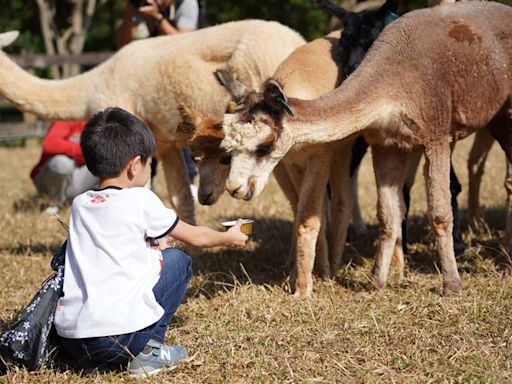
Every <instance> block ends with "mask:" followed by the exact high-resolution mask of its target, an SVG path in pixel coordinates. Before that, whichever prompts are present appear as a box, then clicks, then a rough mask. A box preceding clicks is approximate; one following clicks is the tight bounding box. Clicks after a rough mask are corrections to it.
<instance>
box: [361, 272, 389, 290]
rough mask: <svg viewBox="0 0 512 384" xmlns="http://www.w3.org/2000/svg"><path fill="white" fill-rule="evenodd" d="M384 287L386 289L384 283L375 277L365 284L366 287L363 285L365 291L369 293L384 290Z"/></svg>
mask: <svg viewBox="0 0 512 384" xmlns="http://www.w3.org/2000/svg"><path fill="white" fill-rule="evenodd" d="M385 287H386V282H385V281H380V280H379V279H378V278H376V277H375V276H372V277H371V278H370V281H369V282H368V283H366V285H365V289H366V290H367V291H369V292H372V291H380V290H381V289H384V288H385Z"/></svg>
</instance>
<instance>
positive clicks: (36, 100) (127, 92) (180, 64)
mask: <svg viewBox="0 0 512 384" xmlns="http://www.w3.org/2000/svg"><path fill="white" fill-rule="evenodd" d="M9 39H12V35H2V36H1V37H0V46H4V45H5V44H6V43H8V40H9ZM304 43H305V41H304V39H303V38H302V37H301V36H300V35H299V34H298V33H296V32H295V31H293V30H291V29H289V28H288V27H285V26H283V25H281V24H279V23H277V22H271V21H262V20H245V21H237V22H231V23H226V24H221V25H217V26H214V27H210V28H204V29H201V30H198V31H194V32H188V33H184V34H179V35H172V36H162V37H156V38H151V39H144V40H140V41H134V42H132V43H131V44H129V45H127V46H125V47H123V48H122V49H121V50H120V51H118V52H117V53H116V54H115V55H114V56H113V57H111V58H110V59H109V60H107V61H106V62H104V63H103V64H101V65H99V66H97V67H96V68H94V69H92V70H90V71H88V72H85V73H83V74H81V75H78V76H75V77H72V78H68V79H65V80H43V79H39V78H37V77H34V76H32V75H30V74H29V73H27V72H25V71H23V70H22V69H21V68H20V67H18V66H17V65H16V64H15V63H14V62H13V61H11V60H10V59H9V58H8V57H7V56H6V55H5V54H4V53H1V54H0V94H1V95H2V96H4V97H5V98H6V99H8V100H9V101H10V102H12V103H13V104H15V105H16V106H17V107H19V108H20V109H21V110H23V111H26V112H31V113H34V114H36V115H38V116H41V117H43V118H46V119H84V118H88V117H89V116H91V114H93V113H95V112H96V111H99V110H101V109H104V108H105V107H108V106H118V107H121V108H124V109H126V110H127V111H129V112H131V113H133V114H135V115H137V116H138V117H139V118H141V119H142V120H144V121H145V122H146V123H147V124H148V125H149V127H150V128H151V129H152V130H153V133H154V134H155V137H156V140H157V147H158V154H159V157H160V158H161V160H162V164H163V168H164V173H165V178H166V181H167V188H168V192H169V198H170V201H171V203H172V205H173V206H174V207H175V208H176V210H177V212H178V214H179V215H180V217H181V218H182V219H184V220H186V221H188V222H193V221H194V205H193V200H192V196H191V193H190V190H189V188H188V180H187V175H186V172H185V168H184V166H183V163H182V158H181V153H180V151H179V150H178V148H177V145H176V144H177V142H176V141H177V139H178V137H177V136H176V126H177V124H178V122H179V121H180V120H181V119H180V115H179V113H178V110H177V100H181V101H184V102H186V103H187V104H188V105H190V106H192V107H193V108H195V109H197V110H199V111H201V112H203V113H205V114H211V115H216V114H217V115H218V114H222V113H223V112H224V108H225V105H226V104H227V102H228V101H229V95H228V92H227V91H226V90H225V89H224V88H223V87H222V86H221V85H219V84H218V82H217V81H216V80H215V78H214V76H213V71H214V70H215V69H218V68H227V69H228V70H229V71H231V72H233V73H235V74H236V76H237V77H238V78H239V79H240V80H241V81H243V82H244V83H246V84H250V85H251V86H252V87H259V86H260V85H261V84H262V82H263V80H264V79H266V78H267V77H269V76H271V75H272V74H273V73H274V71H275V69H276V68H277V66H278V64H279V63H280V62H281V61H282V60H283V59H284V58H285V57H286V56H288V55H289V54H290V53H291V52H292V51H293V50H294V49H295V48H297V47H298V46H300V45H303V44H304Z"/></svg>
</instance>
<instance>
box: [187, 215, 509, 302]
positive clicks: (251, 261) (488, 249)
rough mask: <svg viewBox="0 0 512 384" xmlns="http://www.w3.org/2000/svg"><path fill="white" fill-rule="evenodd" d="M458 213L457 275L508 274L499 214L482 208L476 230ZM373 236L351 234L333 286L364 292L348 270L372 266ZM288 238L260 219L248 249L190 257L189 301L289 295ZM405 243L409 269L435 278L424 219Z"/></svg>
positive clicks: (278, 225)
mask: <svg viewBox="0 0 512 384" xmlns="http://www.w3.org/2000/svg"><path fill="white" fill-rule="evenodd" d="M459 214H460V217H461V228H462V231H463V238H464V240H465V241H466V243H467V248H466V250H465V251H464V252H463V253H461V254H459V255H457V262H458V266H459V271H460V272H462V273H482V272H485V271H486V270H487V269H488V268H489V263H488V262H489V261H490V262H491V263H490V265H492V266H493V267H492V268H494V269H496V270H498V271H500V270H506V269H510V265H511V259H510V257H509V255H508V254H507V253H506V252H504V250H503V249H502V248H501V246H500V240H499V237H500V235H501V233H502V231H503V227H504V224H503V223H504V221H505V215H504V209H500V208H496V209H483V210H482V214H483V222H484V223H486V225H484V226H483V227H482V228H480V229H479V230H474V229H470V227H469V219H468V213H467V210H461V211H460V213H459ZM378 233H379V229H378V226H377V225H369V226H368V230H367V232H366V233H365V234H364V235H359V236H355V235H354V233H353V232H351V234H350V238H349V240H348V242H347V245H346V247H345V252H344V255H343V265H342V267H341V272H339V273H338V274H337V276H336V278H335V281H336V282H337V284H339V285H340V286H342V287H344V288H346V289H349V290H351V291H355V292H358V291H362V290H365V289H366V285H367V283H368V278H367V276H363V277H361V276H356V275H355V274H353V273H350V270H351V269H354V268H360V266H361V265H363V264H364V263H368V262H369V263H372V264H373V261H374V260H373V259H374V254H375V247H376V242H377V239H378ZM291 234H292V223H291V222H289V221H284V220H280V219H262V220H259V221H258V222H257V225H256V226H255V232H254V234H253V235H252V237H251V240H252V243H253V246H252V247H250V249H249V250H246V251H239V250H223V251H220V252H202V253H201V254H200V255H198V256H197V257H195V258H194V264H195V275H196V276H197V277H198V280H199V281H198V282H197V286H195V287H193V288H192V289H191V290H190V291H189V296H196V295H201V294H203V295H205V296H215V295H216V294H217V293H218V292H223V291H229V290H231V289H233V288H234V287H236V286H237V285H243V284H247V283H252V284H257V285H268V286H278V287H282V288H284V289H285V290H288V289H289V281H288V274H289V271H288V270H287V268H286V258H287V255H288V252H289V248H290V239H291ZM408 239H409V243H408V250H409V252H408V255H406V267H407V268H408V270H410V271H413V272H415V273H420V274H432V275H437V274H439V273H440V270H441V267H440V262H439V258H438V255H437V250H436V248H435V244H434V237H433V235H432V232H431V230H430V226H429V225H428V221H427V217H426V215H417V216H412V217H410V218H409V222H408ZM486 262H487V263H486ZM345 272H346V273H345Z"/></svg>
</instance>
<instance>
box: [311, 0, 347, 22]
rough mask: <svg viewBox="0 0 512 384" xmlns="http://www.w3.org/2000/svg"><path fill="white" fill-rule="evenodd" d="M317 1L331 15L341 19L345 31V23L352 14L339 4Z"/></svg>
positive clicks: (323, 0)
mask: <svg viewBox="0 0 512 384" xmlns="http://www.w3.org/2000/svg"><path fill="white" fill-rule="evenodd" d="M317 1H318V2H319V3H320V5H321V6H322V7H323V8H325V10H326V11H328V12H329V13H330V14H331V15H333V16H336V17H337V18H338V19H340V20H341V24H342V25H343V29H345V23H346V22H347V19H348V18H349V17H350V16H351V15H352V12H349V11H347V10H346V9H345V8H343V7H340V6H339V5H337V4H334V3H333V2H332V1H330V0H317Z"/></svg>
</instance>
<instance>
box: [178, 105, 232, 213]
mask: <svg viewBox="0 0 512 384" xmlns="http://www.w3.org/2000/svg"><path fill="white" fill-rule="evenodd" d="M178 110H179V112H180V114H181V117H182V119H183V121H182V122H181V123H180V124H179V125H178V128H177V132H178V133H179V134H181V135H183V136H185V137H186V138H188V145H189V146H190V152H191V155H192V158H193V160H194V162H195V163H196V166H197V171H198V174H199V190H198V200H199V202H200V203H201V204H203V205H211V204H214V203H215V202H216V201H217V200H218V199H219V197H220V195H221V194H222V192H224V185H225V182H226V178H227V177H228V173H229V164H230V162H231V158H230V156H229V155H228V154H226V153H225V152H224V151H223V150H221V149H220V148H219V145H220V142H221V141H222V138H223V137H224V134H223V132H222V116H218V117H208V116H204V115H202V114H201V113H200V112H198V111H195V110H193V109H192V108H189V107H187V106H186V105H184V104H183V103H181V104H180V105H179V106H178ZM228 111H232V110H231V109H229V108H228Z"/></svg>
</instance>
